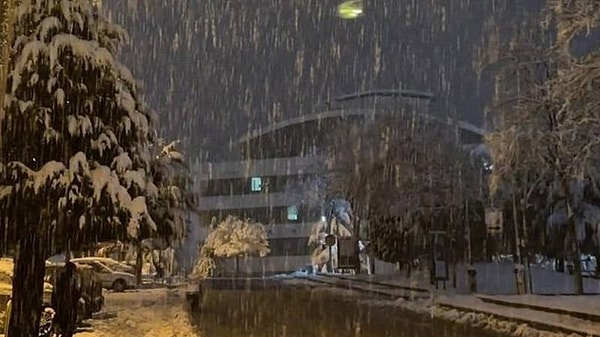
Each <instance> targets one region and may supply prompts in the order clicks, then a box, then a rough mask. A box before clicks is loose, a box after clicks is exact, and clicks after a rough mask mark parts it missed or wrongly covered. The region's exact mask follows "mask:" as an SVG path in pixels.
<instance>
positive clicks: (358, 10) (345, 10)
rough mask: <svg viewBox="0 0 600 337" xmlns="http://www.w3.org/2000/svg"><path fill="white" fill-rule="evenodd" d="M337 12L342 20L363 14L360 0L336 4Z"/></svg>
mask: <svg viewBox="0 0 600 337" xmlns="http://www.w3.org/2000/svg"><path fill="white" fill-rule="evenodd" d="M337 14H338V16H339V17H340V18H342V19H344V20H353V19H356V18H358V17H361V16H363V14H364V12H363V3H362V0H352V1H344V2H342V3H341V4H340V5H339V6H338V10H337Z"/></svg>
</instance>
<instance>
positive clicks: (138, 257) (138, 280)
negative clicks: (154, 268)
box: [135, 242, 144, 288]
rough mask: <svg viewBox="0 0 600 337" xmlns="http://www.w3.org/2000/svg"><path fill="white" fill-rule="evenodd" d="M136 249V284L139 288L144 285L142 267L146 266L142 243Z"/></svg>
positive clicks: (137, 244) (138, 243)
mask: <svg viewBox="0 0 600 337" xmlns="http://www.w3.org/2000/svg"><path fill="white" fill-rule="evenodd" d="M135 249H136V254H135V283H136V285H137V286H138V288H139V287H140V286H141V285H142V267H143V265H144V256H143V253H144V252H143V249H142V242H137V243H136V246H135Z"/></svg>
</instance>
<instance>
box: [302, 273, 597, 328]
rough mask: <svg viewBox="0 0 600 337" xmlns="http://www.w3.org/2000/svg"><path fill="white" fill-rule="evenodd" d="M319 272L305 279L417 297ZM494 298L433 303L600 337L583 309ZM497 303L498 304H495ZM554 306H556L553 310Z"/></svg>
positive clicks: (391, 297)
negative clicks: (579, 313)
mask: <svg viewBox="0 0 600 337" xmlns="http://www.w3.org/2000/svg"><path fill="white" fill-rule="evenodd" d="M315 276H316V277H315ZM315 276H313V277H311V276H306V277H302V279H305V280H308V281H311V282H316V283H321V284H326V285H329V286H332V287H336V288H344V289H347V290H355V291H358V292H361V293H370V294H375V295H383V296H385V297H387V298H390V299H399V298H403V299H405V300H412V299H414V296H413V297H411V296H402V295H398V294H394V289H389V290H382V289H373V288H367V287H364V286H362V285H361V286H357V285H353V284H352V282H355V283H361V284H365V283H372V285H375V286H377V285H380V286H385V287H389V288H394V287H396V285H394V284H385V283H381V282H379V283H375V282H369V281H366V280H361V281H358V282H356V280H353V279H351V278H346V277H338V276H337V275H315ZM397 290H399V291H406V290H403V289H401V288H399V287H398V288H397ZM411 290H412V291H413V292H414V289H411ZM429 294H432V293H431V292H429ZM405 295H406V294H405ZM436 297H437V296H436ZM482 297H483V298H482ZM421 299H423V297H421ZM486 300H487V301H486ZM491 300H494V301H491ZM491 300H490V298H489V297H486V296H470V300H467V303H462V304H461V303H453V302H452V301H451V300H448V299H447V298H435V299H434V301H433V304H434V305H435V306H438V307H440V308H446V309H454V310H458V311H461V312H466V313H469V312H470V313H477V314H483V315H487V316H491V317H496V318H498V319H500V320H505V321H509V322H516V323H520V324H526V325H528V326H531V327H532V328H535V329H539V330H544V331H557V332H562V333H565V334H567V335H570V334H573V333H574V334H578V335H582V336H586V337H600V331H596V330H595V329H592V330H590V329H589V326H588V328H586V324H583V323H587V322H589V323H596V322H597V320H596V319H589V318H587V317H586V316H585V314H583V313H582V316H574V315H573V312H569V311H568V310H564V309H557V308H551V309H550V310H548V309H547V308H544V307H540V306H535V305H533V306H527V305H523V306H518V304H519V303H516V304H517V306H516V305H514V304H515V303H512V302H509V301H502V300H495V299H493V298H492V299H491ZM471 302H473V303H471ZM494 302H495V303H494ZM477 303H482V304H484V305H487V306H488V307H489V306H492V307H489V308H477ZM511 304H512V305H511ZM494 306H495V307H496V308H494ZM511 307H512V308H518V309H521V310H530V311H532V312H537V313H539V314H541V315H545V316H541V317H542V318H540V316H538V317H536V316H535V314H533V315H532V317H528V316H527V315H525V316H520V315H519V313H503V312H502V310H506V309H507V308H511ZM542 309H544V310H542ZM552 309H555V310H552ZM409 310H410V309H409ZM575 314H577V313H575ZM549 315H550V316H549ZM551 315H568V316H570V317H571V319H574V320H576V322H577V320H580V321H581V322H582V323H580V324H567V323H565V322H561V321H560V320H557V319H556V317H555V316H551ZM592 316H596V315H592ZM549 318H553V319H549ZM598 318H600V317H598Z"/></svg>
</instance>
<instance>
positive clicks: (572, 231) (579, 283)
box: [562, 179, 583, 295]
mask: <svg viewBox="0 0 600 337" xmlns="http://www.w3.org/2000/svg"><path fill="white" fill-rule="evenodd" d="M562 185H563V192H564V193H565V197H566V200H565V201H566V202H565V205H566V206H567V231H568V234H569V235H568V236H570V237H571V246H570V253H571V254H572V255H574V256H573V281H574V283H573V290H574V291H575V295H582V294H583V277H582V275H581V247H580V246H579V241H578V240H577V219H576V218H575V205H573V198H572V196H571V188H570V186H569V181H568V180H567V179H563V181H562Z"/></svg>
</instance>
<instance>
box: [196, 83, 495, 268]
mask: <svg viewBox="0 0 600 337" xmlns="http://www.w3.org/2000/svg"><path fill="white" fill-rule="evenodd" d="M380 118H386V119H388V120H389V119H390V118H392V119H394V118H399V119H400V118H418V119H427V120H436V121H439V122H440V123H443V124H446V125H448V127H451V128H456V130H457V131H458V135H459V139H460V142H461V143H462V144H463V145H469V144H479V143H481V141H482V137H483V135H484V131H483V130H482V129H480V128H478V127H476V126H473V125H470V124H468V123H464V122H454V121H452V120H451V119H449V118H447V117H446V116H443V115H441V114H440V113H439V110H438V109H436V104H435V99H434V97H433V96H432V95H431V94H428V93H423V92H412V91H402V90H389V91H373V92H362V93H357V94H353V95H347V96H342V97H338V98H337V99H336V100H334V101H332V102H328V103H327V104H326V105H325V106H324V107H323V108H322V109H321V111H320V112H317V113H314V114H310V115H305V116H302V117H298V118H294V119H289V120H285V121H282V122H280V123H275V124H272V125H271V126H269V127H266V128H263V129H259V130H255V131H253V132H251V133H249V134H248V135H246V136H245V137H243V138H241V139H240V140H239V141H238V143H237V150H238V152H239V154H240V160H238V161H229V162H219V163H204V164H198V165H196V167H194V178H195V181H196V184H197V187H198V189H199V192H200V195H201V198H200V199H199V209H200V219H199V222H200V224H201V225H204V226H207V225H208V224H210V223H211V219H213V218H216V219H217V220H221V219H223V218H225V217H226V216H227V215H236V216H239V217H244V218H251V219H253V220H255V221H258V222H260V223H262V224H264V225H265V227H266V230H267V233H268V236H269V244H270V247H271V253H270V254H269V256H267V257H263V258H258V257H257V258H247V259H246V260H245V261H243V263H242V265H241V271H242V272H244V273H246V274H257V275H269V274H274V273H282V272H289V271H294V270H297V269H299V268H302V267H305V266H306V265H308V264H310V263H311V259H310V256H311V251H310V250H309V247H308V242H309V237H310V235H311V231H312V229H313V227H314V226H315V225H316V224H318V223H319V222H320V221H324V215H325V213H324V205H325V204H326V202H327V201H328V196H327V195H326V193H325V190H326V186H325V184H326V182H325V180H324V179H323V177H325V176H327V175H331V174H335V172H332V171H331V168H330V167H329V166H328V165H327V159H328V158H327V155H326V154H327V149H328V148H329V147H330V146H332V145H333V144H330V143H328V142H331V138H330V137H328V135H329V134H331V133H332V132H335V131H336V130H337V129H339V128H341V127H342V126H344V127H345V126H348V125H357V126H359V127H360V126H362V125H366V124H369V123H372V122H374V121H376V120H377V119H380ZM233 268H234V267H233V263H232V264H230V265H227V266H226V269H227V270H229V271H233Z"/></svg>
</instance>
